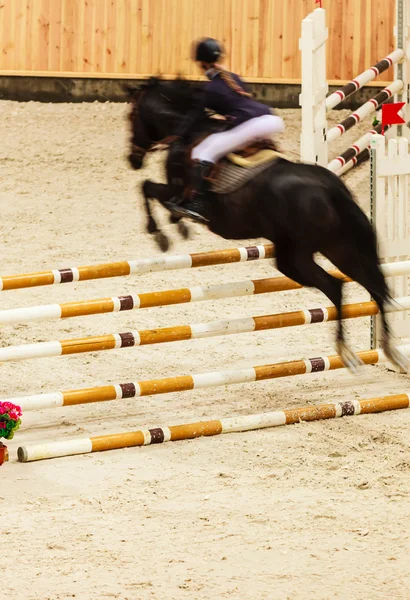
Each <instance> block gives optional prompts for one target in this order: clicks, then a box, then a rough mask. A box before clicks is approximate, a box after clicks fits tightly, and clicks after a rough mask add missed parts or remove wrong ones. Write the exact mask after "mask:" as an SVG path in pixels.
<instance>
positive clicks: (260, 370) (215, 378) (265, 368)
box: [3, 345, 410, 412]
mask: <svg viewBox="0 0 410 600" xmlns="http://www.w3.org/2000/svg"><path fill="white" fill-rule="evenodd" d="M400 350H401V351H402V352H404V353H405V354H409V353H410V345H407V346H401V347H400ZM357 356H358V357H359V358H360V359H361V360H362V362H363V364H365V365H374V364H377V363H379V362H383V361H385V360H386V358H385V355H384V353H383V351H382V350H365V351H363V352H358V353H357ZM344 368H345V366H344V364H343V362H342V359H341V358H340V356H337V355H336V356H317V357H314V358H308V359H301V360H295V361H289V362H282V363H274V364H269V365H261V366H255V367H249V368H244V369H230V370H225V371H212V372H210V373H197V374H194V375H179V376H177V377H162V378H160V379H149V380H145V381H138V382H128V383H119V384H111V385H104V386H98V387H92V388H80V389H75V390H68V391H63V392H51V393H48V394H35V395H31V396H23V397H19V398H7V399H4V400H3V401H4V402H7V401H8V402H13V404H17V405H18V406H20V407H21V409H22V411H23V412H25V411H31V410H41V409H44V408H58V407H62V406H74V405H77V404H91V403H94V402H107V401H111V400H122V399H126V398H140V397H142V396H156V395H159V394H169V393H173V392H185V391H189V390H197V389H204V388H208V387H218V386H224V385H233V384H239V383H250V382H255V381H262V380H266V379H277V378H281V377H290V376H294V375H306V374H311V373H322V372H324V371H334V370H336V369H344Z"/></svg>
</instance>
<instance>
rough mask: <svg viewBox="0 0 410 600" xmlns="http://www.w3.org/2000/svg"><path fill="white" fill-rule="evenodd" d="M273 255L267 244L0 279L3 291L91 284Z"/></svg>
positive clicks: (271, 256) (270, 245)
mask: <svg viewBox="0 0 410 600" xmlns="http://www.w3.org/2000/svg"><path fill="white" fill-rule="evenodd" d="M274 255H275V254H274V248H273V245H272V244H265V245H263V246H249V247H246V248H242V247H239V248H231V249H229V250H212V251H210V252H196V253H194V254H179V255H175V256H158V257H155V258H142V259H139V260H129V261H122V262H113V263H105V264H101V265H91V266H85V267H69V268H66V269H54V270H50V271H43V272H39V273H25V274H21V275H6V276H4V277H0V291H2V290H3V291H6V290H16V289H21V288H30V287H38V286H43V285H53V284H58V283H71V282H76V281H88V280H90V279H103V278H106V277H122V276H124V275H141V274H143V273H154V272H157V271H172V270H175V269H192V268H196V267H209V266H212V265H226V264H231V263H238V262H246V261H251V260H259V259H263V258H273V257H274Z"/></svg>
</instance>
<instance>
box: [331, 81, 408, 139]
mask: <svg viewBox="0 0 410 600" xmlns="http://www.w3.org/2000/svg"><path fill="white" fill-rule="evenodd" d="M402 89H403V82H402V81H400V80H399V79H398V80H396V81H394V82H393V83H392V84H390V85H388V86H387V87H386V88H384V90H382V91H381V92H379V93H378V94H376V96H374V98H371V100H369V101H368V102H366V103H365V104H363V105H362V106H361V107H360V108H358V109H357V110H356V111H355V112H352V113H351V114H350V115H349V116H348V117H347V118H346V119H345V120H344V121H342V122H341V123H339V124H338V125H336V126H335V127H332V128H331V129H329V130H328V132H327V134H326V139H327V143H330V142H333V141H334V140H335V139H336V138H338V137H339V136H341V135H343V134H344V133H345V132H346V131H348V130H349V129H351V128H352V127H354V126H355V125H357V123H359V122H360V121H361V120H362V119H364V118H365V117H367V115H369V114H370V113H372V112H373V111H375V110H377V109H378V108H380V106H381V105H382V104H384V102H387V100H389V99H390V98H391V97H392V96H393V95H394V94H397V93H398V92H400V91H401V90H402Z"/></svg>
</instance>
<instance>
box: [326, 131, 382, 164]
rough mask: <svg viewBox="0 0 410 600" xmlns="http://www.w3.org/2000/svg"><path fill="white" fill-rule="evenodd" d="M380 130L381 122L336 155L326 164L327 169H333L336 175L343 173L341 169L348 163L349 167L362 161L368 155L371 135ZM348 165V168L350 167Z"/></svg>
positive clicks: (378, 132)
mask: <svg viewBox="0 0 410 600" xmlns="http://www.w3.org/2000/svg"><path fill="white" fill-rule="evenodd" d="M389 128H390V126H389V125H387V126H385V130H387V129H389ZM381 131H382V124H381V123H380V124H379V125H376V127H375V128H374V129H371V130H370V131H368V132H367V133H365V135H363V136H362V137H361V138H359V139H358V140H357V141H356V142H355V143H354V144H352V145H351V146H349V148H347V149H346V150H345V151H344V152H342V154H340V155H339V156H336V158H334V159H333V160H331V161H330V163H329V164H328V165H327V168H328V169H329V171H333V173H336V174H337V175H340V174H341V173H345V172H346V170H348V169H346V170H343V171H342V169H343V167H345V166H346V165H347V164H348V163H351V167H355V166H356V165H357V164H359V163H360V162H364V161H365V160H367V159H368V158H369V157H370V140H371V137H372V135H374V134H380V133H381ZM351 167H350V168H351Z"/></svg>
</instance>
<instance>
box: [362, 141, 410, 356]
mask: <svg viewBox="0 0 410 600" xmlns="http://www.w3.org/2000/svg"><path fill="white" fill-rule="evenodd" d="M370 148H371V152H370V160H371V163H370V211H371V218H372V221H373V225H374V226H375V227H376V230H377V234H378V241H379V249H378V250H379V256H380V259H381V261H382V262H383V263H391V262H396V261H401V260H409V258H410V231H409V227H408V226H409V212H410V203H409V191H408V186H409V184H410V154H409V142H408V141H407V139H406V138H405V137H401V138H399V139H391V140H389V142H388V152H386V143H385V138H384V137H383V136H381V135H373V136H372V139H371V142H370ZM388 283H389V288H390V291H391V293H392V296H394V297H399V296H408V295H410V277H409V276H408V275H402V276H398V277H395V278H394V280H393V279H392V280H389V282H388ZM389 321H390V324H391V326H392V331H393V333H394V334H395V336H396V337H398V338H410V318H409V314H408V312H407V311H405V312H402V313H400V312H398V313H392V314H390V315H389ZM371 333H372V340H371V341H372V346H373V347H376V346H377V345H378V343H379V341H380V332H379V328H378V327H376V321H375V318H374V317H373V318H372V326H371Z"/></svg>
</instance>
